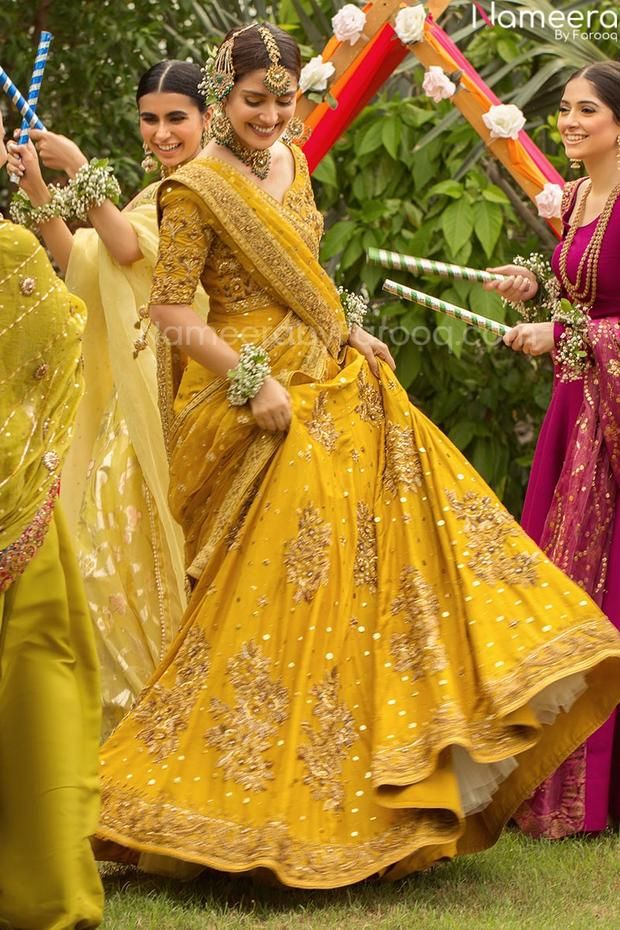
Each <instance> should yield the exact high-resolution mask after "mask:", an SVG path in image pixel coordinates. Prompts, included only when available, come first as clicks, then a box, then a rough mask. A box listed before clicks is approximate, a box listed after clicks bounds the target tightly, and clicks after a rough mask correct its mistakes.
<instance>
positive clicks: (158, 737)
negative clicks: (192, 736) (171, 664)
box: [133, 627, 209, 761]
mask: <svg viewBox="0 0 620 930" xmlns="http://www.w3.org/2000/svg"><path fill="white" fill-rule="evenodd" d="M175 668H176V669H177V672H176V680H175V682H174V684H173V685H172V686H170V687H168V686H167V685H165V684H163V683H162V681H161V680H160V681H158V682H157V683H156V684H155V685H153V687H152V688H150V689H149V690H148V691H146V692H145V695H144V697H143V698H142V700H141V701H140V703H139V704H138V705H137V706H136V707H135V708H134V711H133V715H134V720H136V721H137V722H138V723H142V724H144V726H143V727H142V729H141V730H139V731H138V734H137V735H138V739H140V740H142V742H143V743H144V744H145V745H146V748H147V749H148V751H149V753H150V754H151V755H152V756H153V757H154V758H155V759H157V760H158V761H161V760H162V759H165V758H166V757H167V756H169V755H171V754H172V753H173V752H175V751H176V750H177V749H178V747H179V742H180V738H181V736H182V734H183V733H184V732H185V730H186V729H187V723H188V720H189V717H190V714H191V712H192V708H193V706H194V703H195V701H196V696H197V693H198V691H199V689H200V688H205V687H206V683H207V677H208V674H209V644H208V642H207V640H206V637H205V635H204V633H203V631H202V630H201V629H199V628H198V627H193V628H192V629H191V630H190V631H189V633H188V634H187V638H186V640H185V642H184V643H183V646H182V647H181V649H180V651H179V654H178V656H177V659H176V663H175Z"/></svg>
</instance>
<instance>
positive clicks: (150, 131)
mask: <svg viewBox="0 0 620 930" xmlns="http://www.w3.org/2000/svg"><path fill="white" fill-rule="evenodd" d="M138 109H139V111H140V135H141V136H142V139H143V140H144V142H146V144H147V146H148V147H149V149H150V150H151V152H153V154H154V155H155V157H156V158H157V159H158V160H159V161H160V162H161V164H162V165H164V166H165V167H166V168H175V167H176V166H177V165H180V164H182V163H183V162H186V161H189V159H190V158H194V156H195V155H196V154H197V153H198V152H199V151H200V149H201V148H202V144H201V137H202V132H203V129H204V128H205V115H204V114H203V113H201V112H200V110H199V109H198V105H197V104H196V101H195V100H192V98H191V97H186V96H185V94H173V93H169V92H168V91H153V92H152V93H150V94H144V96H143V97H140V100H139V101H138Z"/></svg>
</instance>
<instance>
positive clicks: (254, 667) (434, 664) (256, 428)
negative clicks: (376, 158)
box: [98, 25, 620, 888]
mask: <svg viewBox="0 0 620 930" xmlns="http://www.w3.org/2000/svg"><path fill="white" fill-rule="evenodd" d="M285 69H286V70H285ZM298 76H299V53H298V50H297V47H296V45H295V43H294V42H293V41H292V39H290V37H287V36H286V35H285V34H284V33H282V32H281V31H280V30H277V29H276V28H275V27H268V28H265V27H259V26H258V25H254V26H252V27H248V28H246V29H245V30H244V31H241V32H238V33H236V34H235V35H234V36H233V38H232V40H229V41H228V42H225V43H224V45H223V46H222V48H221V49H220V52H219V55H218V58H217V60H216V66H215V69H214V71H212V72H211V77H210V84H209V86H210V87H211V89H213V88H215V90H216V92H218V95H219V97H220V100H221V102H220V103H219V104H218V105H217V106H216V108H215V111H214V114H213V120H212V132H213V135H214V138H213V140H212V141H211V142H210V143H209V145H208V146H207V149H206V150H205V153H204V156H205V157H200V158H199V159H197V160H196V161H194V162H193V163H192V164H191V165H187V166H186V167H184V168H183V169H181V170H180V171H179V172H178V173H177V174H176V175H175V178H174V180H170V181H168V182H166V183H165V184H164V186H163V188H162V190H161V191H160V195H159V205H160V212H161V217H162V218H161V229H160V235H161V239H160V256H159V260H158V264H157V266H156V270H155V276H154V287H153V292H152V295H151V315H152V318H153V319H154V320H155V321H156V322H157V324H158V326H159V327H160V329H161V330H162V331H163V332H165V334H166V336H167V337H168V338H167V339H166V338H163V337H162V340H161V345H160V365H161V370H160V379H161V400H162V416H163V424H164V431H165V436H166V442H167V446H168V450H169V458H170V474H171V485H170V503H171V509H172V512H173V513H174V514H175V516H176V517H177V519H178V520H179V522H180V523H181V525H182V526H183V530H184V533H185V538H186V554H187V563H188V572H189V574H190V576H192V577H193V578H194V579H195V586H194V590H193V595H192V598H191V601H190V604H189V607H188V610H187V613H186V616H185V618H184V622H183V625H182V627H181V631H180V633H179V635H178V636H177V638H176V641H175V642H174V644H173V647H172V649H171V650H170V652H169V654H168V656H167V658H166V660H165V662H164V663H163V664H162V666H161V668H160V669H159V670H158V672H157V674H156V675H155V677H154V678H153V680H152V682H151V684H150V686H149V687H148V688H147V689H146V691H145V693H144V694H143V696H142V698H141V700H140V701H139V703H138V704H137V705H136V707H135V708H134V709H133V710H132V711H131V712H130V713H129V714H128V716H127V717H126V718H125V719H124V720H123V721H122V723H121V724H120V726H119V727H118V728H117V730H116V731H115V733H114V734H113V735H112V736H111V737H110V738H109V740H108V741H107V743H106V744H105V746H104V748H103V753H102V760H101V762H102V777H103V812H102V818H101V822H100V826H99V830H98V834H99V835H100V837H101V838H102V839H105V840H108V841H112V843H116V844H120V845H122V846H124V847H127V848H129V849H130V850H133V851H136V852H137V853H140V854H141V865H142V866H143V867H144V868H147V869H151V870H159V871H167V872H168V873H169V874H170V873H172V874H175V873H176V874H179V875H183V874H189V873H190V872H191V866H190V865H188V864H192V863H193V864H195V865H196V866H197V867H198V868H199V867H201V866H210V867H213V868H217V869H222V870H228V871H233V872H241V871H245V870H249V869H255V868H259V867H264V868H267V869H270V870H272V872H273V873H275V875H276V876H277V877H278V879H280V880H281V881H282V882H284V883H285V884H287V885H292V886H297V887H304V888H330V887H336V886H341V885H346V884H350V883H352V882H356V881H358V880H360V879H363V878H365V877H367V876H369V875H372V874H375V873H381V874H383V875H384V876H385V877H388V878H397V877H400V876H403V875H406V874H408V873H409V872H412V871H414V870H417V869H420V868H423V867H425V866H428V865H429V864H431V863H433V862H435V861H437V860H439V859H441V858H444V857H450V856H454V855H457V854H461V853H469V852H474V851H476V850H480V849H484V848H485V847H488V846H489V845H491V844H492V843H493V842H494V841H495V840H496V839H497V837H498V835H499V833H500V831H501V829H502V827H503V825H504V823H505V822H506V820H507V819H508V818H509V817H510V816H511V814H512V813H513V811H514V810H515V809H516V808H517V806H518V805H519V803H520V802H521V801H522V799H523V798H526V797H528V796H529V795H530V794H531V792H532V790H533V789H534V788H535V786H536V785H538V784H539V783H540V782H541V781H542V780H543V779H544V778H545V776H546V775H547V774H548V773H549V772H551V771H552V770H553V769H554V768H556V767H557V765H558V764H559V762H560V761H561V760H562V759H563V758H564V757H566V756H567V755H568V754H569V753H570V752H571V751H572V750H573V749H574V747H576V746H577V745H578V744H579V743H580V742H582V741H583V739H584V737H585V736H586V735H587V734H588V733H590V732H591V731H592V730H594V729H595V728H596V727H597V726H598V725H599V724H600V723H601V722H602V721H603V720H604V719H606V717H607V716H608V715H609V713H610V711H611V709H612V708H613V707H614V706H615V705H616V704H617V702H618V700H619V699H620V675H619V674H618V672H619V669H620V639H619V637H618V635H617V633H616V632H615V630H614V629H613V628H612V627H611V625H610V624H609V623H608V621H607V620H606V618H605V617H604V616H603V615H602V614H601V613H600V611H599V610H598V609H597V607H596V606H595V605H594V603H593V602H592V601H591V600H590V598H589V597H587V596H586V595H585V594H584V593H583V592H582V591H581V589H580V588H578V587H577V586H576V585H575V584H573V583H572V582H571V581H570V580H569V579H567V578H566V577H565V576H564V575H563V574H562V573H561V572H560V571H559V570H558V569H557V568H555V567H554V566H553V565H552V564H551V563H550V562H549V561H548V560H547V559H546V558H545V556H544V555H543V553H542V552H541V551H540V550H539V549H538V548H537V547H536V546H535V545H534V544H533V543H532V542H531V541H530V539H529V538H528V537H527V536H526V535H525V534H524V533H523V532H522V531H521V530H520V528H519V527H518V525H517V524H516V522H515V521H514V520H513V519H512V517H510V515H509V514H508V513H507V512H506V511H505V509H504V508H503V507H502V505H501V504H500V503H499V501H498V500H497V499H496V498H495V496H494V495H493V493H492V492H491V491H490V490H489V488H488V487H487V486H486V485H485V484H484V482H483V481H482V479H481V478H480V477H479V476H478V475H477V473H476V472H475V471H474V470H473V468H472V467H471V465H469V464H468V462H467V461H466V460H465V459H464V458H463V456H462V455H461V454H460V453H459V452H458V451H457V450H456V449H455V448H454V447H453V446H452V444H451V443H450V442H449V441H448V440H447V439H446V438H445V437H444V436H443V435H442V434H441V433H440V432H439V430H437V429H436V428H435V427H434V426H433V424H432V423H430V422H429V421H428V420H427V419H426V418H425V417H424V416H423V415H422V414H421V413H420V412H419V411H418V410H417V409H416V408H415V407H413V406H412V405H411V404H410V402H409V400H408V398H407V395H406V393H405V391H404V390H403V389H402V388H401V386H400V385H399V383H398V381H397V379H396V378H395V376H394V374H393V370H392V367H393V363H392V361H391V356H390V355H389V351H388V349H387V347H386V346H385V345H383V343H380V342H379V341H378V340H376V339H374V338H373V337H372V336H370V335H368V334H366V333H365V332H364V331H363V330H362V329H361V328H360V327H358V326H353V327H351V328H350V330H349V326H348V324H347V321H346V320H345V315H344V313H343V311H342V307H341V303H340V298H339V295H338V293H337V291H336V289H335V287H334V286H333V284H332V283H331V281H330V280H329V278H328V277H327V275H326V274H325V272H324V271H323V270H322V269H321V267H320V266H319V264H318V261H317V255H318V247H319V240H320V236H321V231H322V219H321V216H320V215H319V213H318V212H317V210H316V207H315V205H314V201H313V197H312V191H311V186H310V181H309V176H308V170H307V166H306V163H305V160H304V157H303V155H302V154H301V152H300V151H299V150H298V149H297V148H295V147H294V146H292V147H291V146H289V145H285V144H283V142H282V141H281V140H279V137H280V135H281V134H282V132H283V130H284V128H285V126H286V124H287V123H288V121H289V120H290V118H291V116H292V114H293V109H294V91H295V86H296V81H297V79H298ZM231 88H232V89H231ZM227 90H228V91H229V93H228V95H225V93H224V92H225V91H227ZM199 280H202V283H203V285H204V287H205V289H206V291H207V292H208V294H209V296H210V302H211V303H210V307H211V309H210V315H209V325H208V326H207V325H205V324H204V322H202V321H201V320H199V319H198V318H197V317H196V316H195V315H194V314H193V313H192V311H191V307H190V304H191V301H192V298H193V295H194V291H195V288H196V286H197V284H198V281H199ZM347 339H348V344H347ZM249 343H252V344H255V347H253V348H248V344H249ZM257 344H259V345H260V347H261V348H262V350H264V353H267V355H268V361H269V365H270V368H271V376H266V371H267V370H266V368H261V365H262V361H264V353H263V352H262V351H261V349H259V348H256V345H257ZM243 347H245V348H243ZM188 357H189V360H188ZM248 359H249V364H248ZM229 369H231V370H233V371H232V374H231V372H229V377H228V378H227V377H226V373H227V371H228V370H229ZM239 394H240V395H241V396H239ZM244 397H245V398H250V400H249V403H248V404H243V405H238V402H239V401H240V400H241V401H242V400H243V399H244ZM229 398H230V400H229ZM124 854H125V855H126V852H125V853H124ZM121 855H122V853H121Z"/></svg>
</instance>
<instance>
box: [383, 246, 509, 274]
mask: <svg viewBox="0 0 620 930" xmlns="http://www.w3.org/2000/svg"><path fill="white" fill-rule="evenodd" d="M368 261H369V262H371V263H372V264H373V265H382V266H383V267H384V268H397V269H399V270H400V271H412V272H413V273H414V274H437V275H440V276H441V277H442V278H461V279H464V280H465V281H480V282H482V283H484V282H486V281H503V280H504V276H503V275H501V274H492V273H491V272H490V271H480V270H479V269H478V268H465V267H464V266H462V265H449V264H447V263H446V262H436V261H434V260H433V259H432V258H416V257H415V256H414V255H401V254H400V252H389V251H387V249H376V248H374V247H371V248H369V249H368Z"/></svg>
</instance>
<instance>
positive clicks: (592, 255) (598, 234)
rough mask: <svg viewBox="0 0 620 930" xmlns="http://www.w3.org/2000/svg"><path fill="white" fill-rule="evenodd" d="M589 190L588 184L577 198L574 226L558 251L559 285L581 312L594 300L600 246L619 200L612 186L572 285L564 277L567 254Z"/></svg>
mask: <svg viewBox="0 0 620 930" xmlns="http://www.w3.org/2000/svg"><path fill="white" fill-rule="evenodd" d="M591 190H592V182H591V181H590V184H589V186H588V188H587V190H586V191H585V192H584V193H583V195H582V197H581V200H580V202H579V207H578V208H577V213H576V215H575V217H574V222H573V223H571V225H570V227H569V229H568V233H567V234H566V238H565V239H564V242H563V243H562V249H561V251H560V279H561V281H562V285H563V287H564V290H565V291H566V293H567V294H568V296H569V297H570V299H571V301H574V302H575V303H578V304H580V305H581V307H582V308H583V309H584V310H588V309H589V308H590V307H592V306H593V304H594V302H595V300H596V291H597V284H598V263H599V258H600V255H601V248H602V246H603V239H604V237H605V231H606V229H607V226H608V224H609V220H610V218H611V213H612V210H613V208H614V204H615V203H616V200H617V199H618V196H620V184H616V186H615V187H614V189H613V190H612V191H611V193H610V195H609V197H608V198H607V200H606V202H605V206H604V207H603V211H602V213H601V215H600V216H599V218H598V221H597V224H596V229H595V230H594V234H593V236H592V238H591V239H590V241H589V243H588V245H587V248H586V249H585V250H584V253H583V255H582V256H581V260H580V262H579V267H578V268H577V275H576V277H575V283H574V284H573V282H572V281H571V280H570V278H569V277H568V271H567V262H568V253H569V252H570V250H571V246H572V245H573V242H574V241H575V236H576V235H577V230H578V229H580V228H581V223H582V220H583V217H584V213H585V209H586V200H587V199H588V195H589V193H590V191H591Z"/></svg>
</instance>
